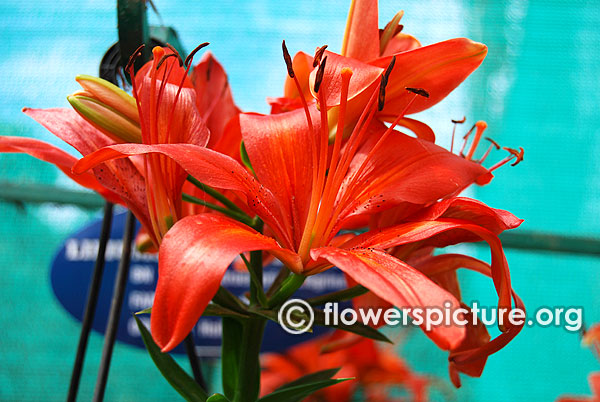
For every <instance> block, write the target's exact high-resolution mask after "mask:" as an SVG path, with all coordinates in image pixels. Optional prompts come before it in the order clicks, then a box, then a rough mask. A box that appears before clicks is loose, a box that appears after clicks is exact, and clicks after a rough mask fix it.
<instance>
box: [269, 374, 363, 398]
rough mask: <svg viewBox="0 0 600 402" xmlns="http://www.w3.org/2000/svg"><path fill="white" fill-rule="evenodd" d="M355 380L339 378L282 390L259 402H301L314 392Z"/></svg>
mask: <svg viewBox="0 0 600 402" xmlns="http://www.w3.org/2000/svg"><path fill="white" fill-rule="evenodd" d="M353 379H354V378H339V379H334V380H323V381H317V382H313V383H310V384H301V385H296V386H293V387H289V388H288V387H286V388H280V389H278V390H276V391H275V392H273V393H270V394H269V395H265V396H264V397H262V398H260V399H259V400H258V402H296V401H301V400H302V399H304V398H306V397H307V396H309V395H310V394H312V393H313V392H316V391H318V390H320V389H323V388H326V387H329V386H331V385H335V384H339V383H341V382H344V381H348V380H353Z"/></svg>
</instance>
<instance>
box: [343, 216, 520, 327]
mask: <svg viewBox="0 0 600 402" xmlns="http://www.w3.org/2000/svg"><path fill="white" fill-rule="evenodd" d="M451 230H465V231H468V232H472V233H473V234H475V235H477V236H478V237H480V238H481V239H482V240H484V241H486V242H487V243H488V244H489V246H490V250H491V254H492V265H491V271H492V279H493V281H494V286H495V287H496V292H497V293H498V299H499V300H498V307H499V308H506V309H510V308H511V301H510V299H511V284H510V271H509V269H508V263H507V262H506V257H505V255H504V250H503V249H502V244H501V243H500V239H498V236H496V235H494V234H493V233H492V232H490V231H489V230H487V229H485V228H483V227H481V226H479V225H475V224H472V223H470V222H468V221H461V220H457V219H440V220H437V221H421V222H410V223H404V224H400V225H397V226H393V227H390V228H387V229H382V230H372V231H370V232H367V233H364V234H362V235H360V236H357V237H356V238H354V239H353V240H351V241H350V242H348V243H346V245H345V247H375V248H378V249H387V248H390V247H394V246H398V245H402V244H408V243H414V242H418V241H421V240H426V239H429V238H431V237H433V236H436V235H439V234H441V233H443V232H447V231H451ZM504 322H506V320H504Z"/></svg>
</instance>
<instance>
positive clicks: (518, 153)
mask: <svg viewBox="0 0 600 402" xmlns="http://www.w3.org/2000/svg"><path fill="white" fill-rule="evenodd" d="M504 149H505V150H507V151H508V152H510V153H511V154H513V155H514V156H516V158H517V159H516V160H515V163H511V165H510V166H516V165H518V164H519V162H521V161H522V160H523V155H524V154H525V151H524V150H523V148H521V147H519V150H518V151H517V150H516V149H512V148H508V147H504Z"/></svg>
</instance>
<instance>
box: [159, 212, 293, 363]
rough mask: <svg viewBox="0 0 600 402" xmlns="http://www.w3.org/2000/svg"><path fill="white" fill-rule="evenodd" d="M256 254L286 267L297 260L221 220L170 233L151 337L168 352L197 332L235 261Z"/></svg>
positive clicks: (190, 222) (162, 253)
mask: <svg viewBox="0 0 600 402" xmlns="http://www.w3.org/2000/svg"><path fill="white" fill-rule="evenodd" d="M253 250H269V251H270V252H271V253H272V254H273V255H275V256H276V257H278V258H280V259H281V260H283V261H284V262H287V261H288V260H290V261H294V260H297V259H298V256H297V255H295V254H294V253H292V252H290V251H287V250H284V249H282V248H281V247H280V246H279V245H278V244H277V242H276V241H275V240H273V239H272V238H269V237H266V236H263V235H261V234H260V233H257V232H256V231H254V230H253V229H251V228H249V227H247V226H244V225H242V224H240V223H239V222H236V221H234V220H232V219H229V218H226V217H223V216H219V215H217V214H200V215H194V216H188V217H186V218H184V219H182V220H180V221H178V222H177V223H176V224H175V225H174V226H173V227H172V228H171V230H169V231H168V232H167V234H166V235H165V237H164V238H163V240H162V243H161V246H160V250H159V260H158V267H159V268H158V284H157V287H156V295H155V298H154V306H153V307H152V316H151V321H150V323H151V329H152V337H153V338H154V340H155V341H156V343H157V345H159V346H160V347H161V349H162V351H163V352H168V351H169V350H171V349H173V348H174V347H175V346H177V345H178V344H179V343H180V342H181V341H182V340H183V339H184V338H185V337H186V336H187V334H188V333H189V332H190V331H191V330H192V328H193V327H194V325H195V324H196V322H197V321H198V319H199V318H200V316H201V315H202V312H203V311H204V309H205V308H206V306H207V305H208V303H209V302H210V300H211V299H212V298H213V296H214V295H215V293H216V292H217V290H218V289H219V286H220V283H221V279H222V278H223V275H224V274H225V271H226V270H227V267H228V266H229V264H231V262H232V261H233V259H234V258H235V257H236V256H237V255H238V254H240V253H243V252H246V251H253Z"/></svg>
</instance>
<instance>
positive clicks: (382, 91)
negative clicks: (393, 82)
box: [377, 56, 396, 111]
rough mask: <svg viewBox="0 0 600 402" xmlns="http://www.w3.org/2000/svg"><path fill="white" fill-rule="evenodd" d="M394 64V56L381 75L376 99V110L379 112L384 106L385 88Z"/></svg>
mask: <svg viewBox="0 0 600 402" xmlns="http://www.w3.org/2000/svg"><path fill="white" fill-rule="evenodd" d="M395 64H396V56H394V57H392V61H391V62H390V64H389V65H388V66H387V68H386V69H385V71H384V72H383V74H381V85H380V86H379V96H378V98H377V109H378V110H379V111H382V110H383V106H384V105H385V87H386V86H387V83H388V79H389V78H390V74H391V73H392V70H393V69H394V65H395Z"/></svg>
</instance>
